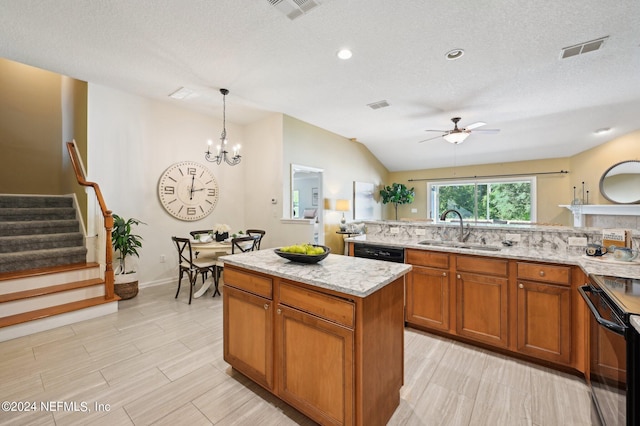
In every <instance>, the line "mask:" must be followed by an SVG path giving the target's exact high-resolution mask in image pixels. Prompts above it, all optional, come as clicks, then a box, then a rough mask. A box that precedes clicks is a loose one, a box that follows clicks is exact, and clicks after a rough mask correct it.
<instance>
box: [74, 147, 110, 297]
mask: <svg viewBox="0 0 640 426" xmlns="http://www.w3.org/2000/svg"><path fill="white" fill-rule="evenodd" d="M67 151H68V152H69V157H70V158H71V164H72V166H73V170H74V172H75V175H76V180H77V181H78V183H79V184H80V185H82V186H85V187H90V188H93V192H94V194H95V195H96V199H97V201H98V205H99V206H100V210H101V212H102V218H103V221H104V232H105V235H104V249H105V252H104V253H105V257H104V259H105V269H104V282H105V290H104V293H105V294H104V298H105V299H106V300H111V299H113V297H114V292H113V283H114V279H115V278H114V272H113V249H112V247H111V231H112V230H113V213H112V212H111V210H108V209H107V205H106V203H105V202H104V198H103V197H102V192H101V191H100V187H99V186H98V184H97V183H95V182H89V181H87V179H86V177H85V173H84V168H83V167H82V161H81V159H80V155H79V153H78V148H77V147H76V144H75V141H72V142H67ZM100 233H101V232H100Z"/></svg>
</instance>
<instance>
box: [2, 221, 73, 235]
mask: <svg viewBox="0 0 640 426" xmlns="http://www.w3.org/2000/svg"><path fill="white" fill-rule="evenodd" d="M79 231H80V223H79V222H78V220H76V219H65V220H31V221H29V220H23V221H8V222H0V236H7V237H8V236H14V235H33V234H58V233H59V234H66V233H69V232H79Z"/></svg>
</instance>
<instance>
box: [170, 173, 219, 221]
mask: <svg viewBox="0 0 640 426" xmlns="http://www.w3.org/2000/svg"><path fill="white" fill-rule="evenodd" d="M158 197H160V202H161V203H162V206H163V207H164V208H165V209H166V210H167V212H169V214H170V215H172V216H174V217H176V218H178V219H180V220H188V221H192V220H199V219H203V218H205V217H207V216H208V215H209V214H210V213H211V212H212V211H213V209H214V208H215V206H216V203H217V202H218V183H217V182H216V178H215V177H214V176H213V174H212V173H211V172H210V171H209V169H208V168H207V167H206V166H204V165H202V164H199V163H196V162H194V161H181V162H179V163H175V164H172V165H171V166H169V168H168V169H167V170H165V171H164V173H162V175H161V176H160V182H159V183H158Z"/></svg>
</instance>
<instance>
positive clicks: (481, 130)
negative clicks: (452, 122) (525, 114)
mask: <svg viewBox="0 0 640 426" xmlns="http://www.w3.org/2000/svg"><path fill="white" fill-rule="evenodd" d="M471 133H486V134H493V133H500V129H479V130H474V131H473V132H471Z"/></svg>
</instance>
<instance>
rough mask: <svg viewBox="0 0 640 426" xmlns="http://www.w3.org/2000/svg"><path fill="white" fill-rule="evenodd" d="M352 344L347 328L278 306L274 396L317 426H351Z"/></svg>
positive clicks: (352, 338) (352, 391)
mask: <svg viewBox="0 0 640 426" xmlns="http://www.w3.org/2000/svg"><path fill="white" fill-rule="evenodd" d="M353 340H354V337H353V331H352V330H350V329H348V328H346V327H343V326H340V325H338V324H335V323H333V322H330V321H327V320H324V319H321V318H319V317H316V316H313V315H310V314H308V313H305V312H302V311H299V310H297V309H293V308H289V307H286V306H284V305H278V310H277V315H276V345H277V348H276V357H277V365H278V368H279V371H278V373H277V374H278V381H277V382H278V385H277V387H278V389H277V393H278V396H279V397H280V398H282V399H283V400H284V401H286V402H288V403H289V404H291V405H292V406H294V407H296V408H297V409H298V410H300V411H302V412H303V413H305V414H306V415H308V416H309V417H311V418H312V419H314V420H315V421H317V422H319V423H321V424H329V425H345V424H347V425H348V424H353V421H354V418H353V415H354V369H353V358H354V352H353V351H354V346H353V345H354V342H353Z"/></svg>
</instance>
